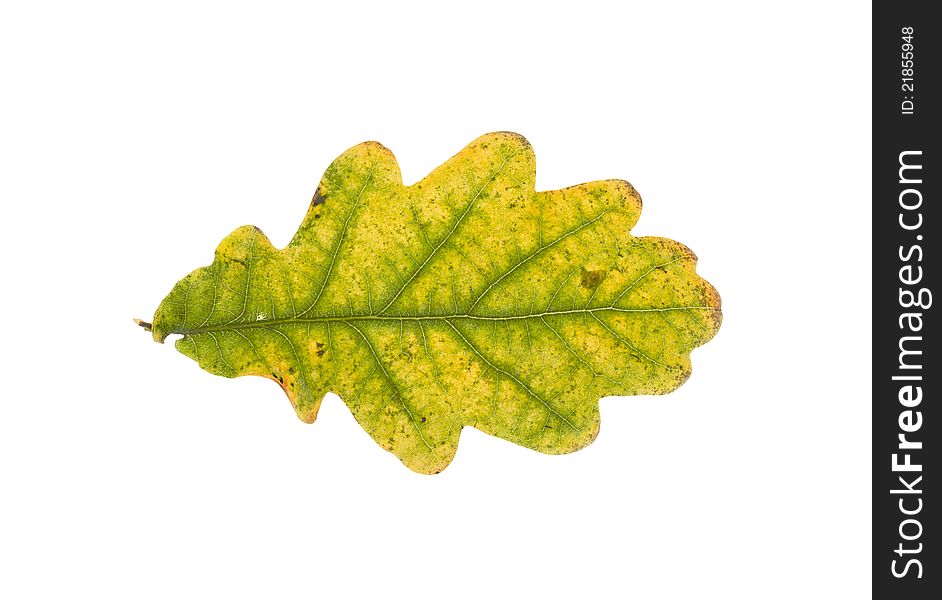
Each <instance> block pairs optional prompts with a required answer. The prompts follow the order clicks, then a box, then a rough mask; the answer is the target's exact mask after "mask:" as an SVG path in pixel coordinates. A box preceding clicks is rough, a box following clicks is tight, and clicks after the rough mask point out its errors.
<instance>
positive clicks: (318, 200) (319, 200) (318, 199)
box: [311, 188, 327, 206]
mask: <svg viewBox="0 0 942 600" xmlns="http://www.w3.org/2000/svg"><path fill="white" fill-rule="evenodd" d="M326 199H327V196H326V195H323V194H321V190H320V188H317V191H316V192H314V199H313V200H311V206H317V205H318V204H323V203H324V201H325V200H326Z"/></svg>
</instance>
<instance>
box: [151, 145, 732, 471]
mask: <svg viewBox="0 0 942 600" xmlns="http://www.w3.org/2000/svg"><path fill="white" fill-rule="evenodd" d="M534 178H535V158H534V154H533V150H532V148H531V146H530V144H529V143H528V142H527V141H526V140H525V139H524V138H523V137H522V136H520V135H517V134H513V133H506V132H502V133H491V134H487V135H484V136H482V137H480V138H478V139H477V140H475V141H474V142H472V143H471V144H470V145H468V146H467V147H466V148H464V149H463V150H462V151H461V152H459V153H458V154H457V155H455V156H454V157H452V158H451V159H450V160H448V161H447V162H445V163H444V164H443V165H441V166H440V167H438V168H437V169H435V170H434V171H433V172H432V173H431V174H430V175H428V176H427V177H425V178H424V179H422V180H421V181H419V182H418V183H416V184H414V185H411V186H404V185H403V183H402V178H401V175H400V172H399V166H398V165H397V163H396V159H395V158H394V157H393V155H392V153H391V152H390V151H389V150H387V149H386V148H385V147H383V146H382V145H380V144H378V143H376V142H366V143H363V144H360V145H358V146H354V147H353V148H351V149H349V150H347V151H346V152H344V153H343V154H342V155H341V156H340V157H339V158H337V159H336V160H335V161H334V162H333V163H332V164H331V165H330V167H329V168H328V169H327V172H326V173H325V174H324V177H323V179H322V180H321V183H320V185H319V186H318V188H317V191H316V193H315V194H314V199H313V200H312V202H311V204H310V208H309V210H308V212H307V216H306V217H305V218H304V221H303V223H301V226H300V228H299V229H298V232H297V233H296V234H295V236H294V238H293V239H292V240H291V242H290V243H289V244H288V245H287V246H286V247H285V248H283V249H281V250H279V249H277V248H274V247H273V246H272V244H271V243H270V242H269V240H268V238H266V237H265V235H264V234H263V233H262V232H261V231H260V230H258V229H257V228H255V227H251V226H245V227H240V228H239V229H236V230H235V231H234V232H233V233H232V234H230V235H229V236H228V237H226V238H225V239H224V240H223V241H222V243H220V244H219V247H218V248H217V249H216V255H215V260H214V261H213V263H212V264H211V265H210V266H208V267H203V268H200V269H197V270H195V271H193V272H192V273H190V274H189V275H187V276H186V277H184V278H183V279H182V280H181V281H180V282H179V283H177V284H176V286H174V288H173V290H172V291H171V292H170V294H169V295H168V296H167V297H166V298H165V299H164V300H163V302H162V303H161V304H160V306H159V307H158V308H157V311H156V314H155V315H154V321H153V325H152V326H151V325H150V324H148V323H143V325H144V326H145V327H146V328H148V329H150V328H152V330H153V336H154V339H155V340H157V341H159V342H163V340H164V339H165V338H166V337H167V336H169V335H172V334H178V335H180V336H181V337H180V338H179V339H178V340H177V341H176V347H177V349H178V350H179V351H180V352H182V353H183V354H185V355H187V356H189V357H191V358H192V359H194V360H196V361H197V362H198V363H199V365H200V366H201V367H202V368H203V369H205V370H207V371H209V372H210V373H214V374H216V375H222V376H225V377H237V376H240V375H259V376H262V377H267V378H270V379H273V380H275V381H276V382H278V384H279V385H280V386H281V387H282V389H284V391H285V393H286V394H287V395H288V398H289V399H290V400H291V403H292V405H293V406H294V408H295V411H296V412H297V414H298V416H299V417H300V418H301V419H302V420H303V421H305V422H308V423H310V422H313V421H314V420H315V418H316V417H317V411H318V408H319V407H320V403H321V400H322V398H323V397H324V395H325V394H326V393H327V392H335V393H336V394H338V395H339V396H340V397H341V398H342V399H343V401H344V402H345V403H346V404H347V406H348V407H349V408H350V410H351V411H352V412H353V415H354V417H355V418H356V420H357V421H358V422H359V423H360V425H361V426H362V427H363V428H364V429H365V430H366V431H367V433H369V434H370V436H372V437H373V439H374V440H375V441H376V442H377V443H378V444H379V445H380V446H382V447H383V448H385V449H386V450H388V451H390V452H392V453H393V454H395V455H396V456H397V457H399V458H400V459H401V460H402V462H404V463H405V464H406V466H408V467H409V468H410V469H413V470H415V471H418V472H421V473H437V472H439V471H441V470H442V469H444V468H445V467H446V466H447V465H448V464H449V462H451V460H452V458H453V456H454V454H455V451H456V449H457V447H458V438H459V435H460V434H461V429H462V427H465V426H471V427H475V428H477V429H479V430H481V431H484V432H485V433H489V434H491V435H494V436H497V437H500V438H503V439H506V440H509V441H511V442H514V443H516V444H520V445H522V446H526V447H528V448H532V449H534V450H538V451H540V452H546V453H549V454H561V453H565V452H572V451H574V450H578V449H580V448H582V447H584V446H586V445H588V444H589V443H591V442H592V440H593V439H595V437H596V435H597V434H598V431H599V408H598V401H599V398H601V397H603V396H627V395H634V394H665V393H668V392H670V391H672V390H674V389H675V388H677V386H679V385H680V384H681V383H683V382H684V381H685V380H686V379H687V377H688V376H689V375H690V351H691V350H692V349H693V348H695V347H697V346H699V345H700V344H703V343H705V342H706V341H708V340H709V339H710V338H712V337H713V335H714V334H715V333H716V331H717V329H718V328H719V325H720V320H721V313H720V299H719V296H718V295H717V293H716V290H714V289H713V287H712V286H711V285H710V284H709V283H707V282H706V281H704V280H703V279H701V278H700V277H699V276H698V275H697V274H696V272H695V264H696V256H695V255H694V254H693V252H691V251H690V250H689V249H688V248H686V247H685V246H683V245H682V244H679V243H677V242H674V241H672V240H669V239H664V238H658V237H641V238H636V237H633V236H632V235H630V233H629V231H630V229H631V227H632V226H633V225H634V224H635V222H636V221H637V219H638V217H639V214H640V211H641V198H640V197H639V196H638V193H637V192H636V191H635V190H634V188H632V186H631V185H630V184H628V183H627V182H625V181H620V180H607V181H595V182H592V183H585V184H581V185H577V186H574V187H570V188H566V189H562V190H554V191H545V192H537V191H535V190H534Z"/></svg>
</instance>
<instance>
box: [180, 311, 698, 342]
mask: <svg viewBox="0 0 942 600" xmlns="http://www.w3.org/2000/svg"><path fill="white" fill-rule="evenodd" d="M675 310H716V308H715V307H713V306H667V307H663V308H618V307H614V306H603V307H598V308H576V309H571V310H554V311H544V312H541V313H532V314H526V315H472V314H450V315H378V314H376V315H339V316H330V315H323V316H317V317H286V318H283V319H258V320H255V321H243V322H241V323H220V324H218V325H211V326H208V327H206V326H204V327H194V328H188V329H179V330H174V331H170V332H169V333H170V334H177V335H192V334H198V333H210V332H217V331H231V330H236V329H254V328H260V329H265V328H270V327H272V326H274V325H286V324H296V323H299V324H304V323H349V322H364V321H399V322H401V321H418V322H429V321H454V320H471V321H485V322H502V321H521V320H525V319H541V318H544V317H551V316H556V315H579V314H589V315H594V314H597V313H608V312H615V313H663V312H671V311H675Z"/></svg>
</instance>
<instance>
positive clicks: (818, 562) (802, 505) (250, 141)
mask: <svg viewBox="0 0 942 600" xmlns="http://www.w3.org/2000/svg"><path fill="white" fill-rule="evenodd" d="M12 4H13V3H4V7H3V8H2V9H0V69H2V71H0V76H2V86H3V92H2V95H0V104H2V111H0V120H2V122H0V125H2V130H0V182H2V200H3V209H2V210H3V212H2V214H3V225H2V236H0V245H2V247H0V252H2V254H0V255H2V269H3V270H2V273H3V277H2V284H0V287H2V292H0V311H2V315H3V329H2V344H0V353H2V361H0V365H2V369H3V371H2V381H0V402H2V404H0V596H2V597H5V598H33V597H35V598H40V597H45V598H79V597H85V598H206V597H217V598H237V597H250V598H262V597H270V598H302V597H308V598H310V597H320V598H354V597H355V598H367V597H383V598H482V597H486V598H506V597H511V596H522V597H534V598H567V599H571V598H583V597H590V598H615V597H635V598H706V597H710V598H724V599H725V598H797V597H802V598H809V597H814V598H836V597H841V598H857V597H863V595H864V594H866V593H868V591H869V588H870V574H871V571H870V553H869V546H870V534H871V523H870V512H871V504H870V482H871V478H870V466H869V465H870V405H871V398H870V385H869V376H870V313H871V300H870V284H871V279H870V260H869V259H870V254H871V253H870V250H871V246H870V225H871V214H870V205H871V197H870V169H871V167H870V130H871V127H870V112H871V105H870V88H871V73H870V62H869V60H870V26H871V23H870V9H869V6H865V5H863V4H861V3H853V2H793V3H790V4H789V5H788V6H787V7H783V8H781V9H776V8H770V7H769V6H771V5H766V4H763V3H756V2H742V3H732V2H724V3H716V2H688V3H680V4H678V3H655V2H636V3H621V2H619V3H615V2H613V3H611V4H610V5H604V4H594V3H590V2H576V3H565V4H561V5H558V6H556V5H552V4H551V3H548V2H540V3H538V4H534V5H524V4H516V3H510V2H481V1H478V2H474V3H466V4H463V5H458V4H452V3H445V2H437V3H429V4H428V5H426V6H419V5H415V6H406V5H405V4H403V3H401V2H383V3H376V4H362V3H354V2H333V3H331V4H330V5H329V6H324V7H320V8H315V7H314V6H313V3H309V6H307V7H304V8H302V7H299V6H282V5H274V4H269V5H266V6H265V8H261V7H260V6H259V7H256V8H253V7H249V6H246V5H242V4H241V3H231V2H227V3H221V4H219V5H210V4H202V3H194V2H180V3H176V2H160V3H127V2H115V3H112V4H106V3H100V2H98V3H60V4H55V3H43V2H37V3H19V6H11V5H12ZM494 130H513V131H517V132H520V133H522V134H524V135H525V136H526V137H527V138H528V139H529V140H530V141H531V142H532V144H533V146H534V147H535V150H536V154H537V160H538V175H537V186H538V189H551V188H556V187H563V186H567V185H572V184H575V183H579V182H583V181H589V180H593V179H603V178H613V177H617V178H625V179H628V180H629V181H631V182H632V183H633V184H634V185H635V186H636V187H637V188H638V189H639V191H640V192H641V194H642V196H643V197H644V201H645V202H644V213H643V215H642V217H641V220H640V222H639V223H638V225H637V227H636V228H635V230H634V233H635V234H637V235H663V236H667V237H671V238H674V239H677V240H679V241H682V242H683V243H685V244H687V245H688V246H690V247H691V248H693V249H694V251H696V252H697V254H698V255H699V256H700V263H699V272H700V273H701V274H702V275H703V276H704V277H706V278H707V279H708V280H709V281H711V282H712V283H713V284H714V285H715V286H716V287H717V288H718V289H719V291H720V293H721V295H722V297H723V308H724V313H725V320H724V323H723V327H722V329H721V330H720V332H719V334H718V335H717V337H716V338H715V339H714V340H713V341H712V342H710V343H709V344H707V345H706V346H704V347H702V348H700V349H698V350H696V351H695V352H694V354H693V363H694V374H693V376H692V378H691V379H690V380H689V381H688V383H686V384H685V385H684V386H683V387H681V388H680V389H678V390H677V391H676V392H675V393H673V394H671V395H669V396H665V397H634V398H607V399H604V400H603V401H602V403H601V407H602V421H603V424H602V430H601V435H600V437H599V438H598V440H597V441H596V443H595V444H593V445H592V446H590V447H589V448H587V449H586V450H584V451H581V452H578V453H575V454H572V455H567V456H562V457H552V456H545V455H541V454H537V453H534V452H531V451H529V450H526V449H523V448H520V447H517V446H514V445H511V444H509V443H507V442H504V441H501V440H498V439H496V438H491V437H488V436H485V435H484V434H481V433H479V432H477V431H474V430H470V429H466V430H465V432H464V434H463V436H462V442H461V448H460V449H459V452H458V455H457V458H456V460H455V461H454V463H453V464H452V465H451V466H450V467H449V468H448V469H447V470H446V471H445V472H444V473H442V474H441V475H437V476H432V477H429V476H420V475H417V474H414V473H412V472H410V471H409V470H407V469H406V468H405V467H403V466H402V465H401V464H400V463H399V461H398V460H397V459H396V458H395V457H394V456H392V455H391V454H387V453H386V452H384V451H382V450H381V449H380V448H379V447H378V446H376V445H375V444H374V443H373V442H372V441H371V440H370V438H369V437H368V436H367V435H366V433H364V432H363V431H362V430H361V429H360V428H359V427H358V425H357V424H356V422H355V421H354V420H353V418H352V416H351V415H350V413H349V412H348V411H347V409H346V407H345V406H344V405H343V403H342V402H341V401H340V400H339V399H338V398H336V397H335V396H329V397H328V398H327V399H326V400H325V402H324V406H323V409H322V411H321V413H320V418H319V420H318V421H317V423H316V424H314V425H311V426H309V425H304V424H303V423H301V422H300V421H299V420H298V419H297V418H296V417H295V416H294V414H293V411H292V409H291V407H290V405H289V403H288V401H287V400H286V399H285V397H284V395H283V394H282V392H281V391H280V390H279V389H278V386H276V385H274V384H273V383H271V382H269V381H267V380H263V379H259V378H241V379H235V380H227V379H223V378H219V377H214V376H211V375H209V374H207V373H205V372H203V371H201V370H200V369H199V368H198V367H197V366H196V364H195V363H193V362H192V361H191V360H189V359H187V358H185V357H183V356H181V355H180V354H179V353H177V352H176V351H175V350H174V348H173V347H172V346H170V345H164V346H161V345H158V344H154V343H152V342H151V341H150V338H149V336H148V335H147V334H146V333H144V332H142V331H141V330H139V329H138V328H137V327H135V326H134V325H133V324H132V322H131V318H132V317H142V318H145V319H149V318H150V316H151V315H152V314H153V309H154V308H155V307H156V306H157V304H158V303H159V301H160V300H161V299H162V298H163V296H164V295H165V294H166V292H167V291H169V289H170V287H171V286H172V285H173V284H174V283H175V282H176V281H177V280H178V279H179V278H181V277H182V276H183V275H185V274H186V273H188V272H189V271H190V270H191V269H193V268H195V267H197V266H201V265H204V264H208V263H209V262H210V261H211V258H212V251H213V249H214V248H215V246H216V243H217V242H218V241H219V240H220V239H222V238H223V237H224V236H225V235H226V234H227V233H228V232H229V231H231V230H232V229H234V228H235V227H237V226H239V225H243V224H247V223H251V224H255V225H258V226H259V227H261V228H262V229H263V230H264V231H265V232H266V233H267V234H268V236H269V237H270V238H271V239H272V240H273V242H274V243H275V244H276V245H278V246H281V245H284V244H285V243H287V241H288V240H289V239H290V237H291V235H292V234H293V232H294V230H295V228H296V227H297V225H298V224H299V223H300V220H301V217H302V216H303V214H304V212H305V210H306V208H307V205H308V202H309V200H310V197H311V195H312V193H313V191H314V188H315V186H316V184H317V181H318V179H319V178H320V175H321V173H322V172H323V170H324V168H325V167H326V166H327V165H328V164H329V163H330V161H331V160H332V159H333V158H334V157H335V156H336V155H338V154H340V153H341V152H342V151H343V150H345V149H346V148H348V147H349V146H352V145H354V144H356V143H358V142H361V141H364V140H369V139H375V140H379V141H381V142H382V143H384V144H385V145H386V146H388V147H389V148H391V149H392V150H393V151H394V152H395V154H396V156H397V158H398V159H399V162H400V164H401V167H402V172H403V175H404V178H405V180H406V183H412V182H414V181H416V180H417V179H419V178H420V177H421V176H422V175H424V174H425V173H427V172H428V171H429V170H431V169H432V168H433V167H434V166H435V165H437V164H438V163H440V162H442V161H443V160H445V159H447V158H448V157H450V156H451V155H452V154H454V153H455V152H457V151H458V150H459V149H460V148H462V147H463V146H464V145H465V144H466V143H468V142H470V141H471V140H472V139H474V138H475V137H477V136H478V135H480V134H482V133H485V132H488V131H494Z"/></svg>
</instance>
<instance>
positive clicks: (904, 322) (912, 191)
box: [872, 1, 942, 599]
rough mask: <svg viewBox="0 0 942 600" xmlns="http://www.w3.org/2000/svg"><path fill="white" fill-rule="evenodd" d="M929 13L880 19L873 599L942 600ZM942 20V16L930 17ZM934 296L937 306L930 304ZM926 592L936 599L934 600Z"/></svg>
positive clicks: (887, 9) (897, 7)
mask: <svg viewBox="0 0 942 600" xmlns="http://www.w3.org/2000/svg"><path fill="white" fill-rule="evenodd" d="M932 8H934V5H933V3H930V2H924V3H922V2H918V3H917V2H887V1H878V2H876V3H875V4H874V7H873V175H872V176H873V588H874V597H876V598H905V599H918V598H930V597H932V598H937V597H939V596H937V595H936V594H938V593H939V591H938V590H940V589H942V585H940V584H942V565H940V564H939V562H938V560H937V557H938V549H937V546H938V545H939V544H942V535H940V533H939V532H938V530H937V528H938V526H939V522H940V521H939V519H937V518H935V516H934V515H935V514H936V513H937V512H939V511H940V507H939V506H937V504H939V503H940V502H942V499H940V496H939V495H936V494H932V493H931V492H930V491H929V490H930V489H932V488H938V484H939V479H940V477H942V473H940V468H939V461H938V459H937V455H938V447H939V446H940V445H942V425H940V424H939V420H940V419H942V410H940V409H938V408H936V406H937V405H938V404H939V403H942V362H940V361H939V352H938V348H939V337H940V335H942V334H940V333H939V324H938V321H939V320H940V315H939V309H938V308H937V307H935V303H936V302H939V303H942V289H939V288H938V282H939V281H940V280H942V277H940V271H942V262H940V261H939V246H940V244H939V239H938V238H939V235H940V233H942V228H940V226H939V219H940V218H942V216H940V211H939V208H938V206H939V204H940V203H942V196H940V195H939V194H940V188H939V179H940V177H942V171H940V168H939V163H940V161H942V156H940V153H939V152H938V144H939V142H938V138H939V136H940V134H942V132H940V129H939V127H938V116H937V113H938V112H939V111H940V110H942V105H940V97H939V94H938V82H937V79H938V76H939V73H940V69H942V62H940V61H939V52H938V48H939V37H940V36H942V22H940V20H939V19H938V18H934V17H933V16H931V15H930V10H931V9H932ZM932 12H935V11H932ZM934 292H939V295H938V297H935V298H933V293H934ZM930 589H934V590H935V593H934V594H931V593H930V591H929V590H930Z"/></svg>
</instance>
